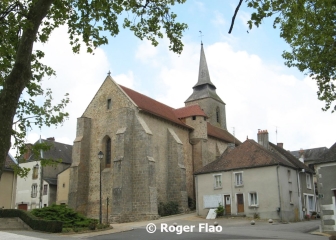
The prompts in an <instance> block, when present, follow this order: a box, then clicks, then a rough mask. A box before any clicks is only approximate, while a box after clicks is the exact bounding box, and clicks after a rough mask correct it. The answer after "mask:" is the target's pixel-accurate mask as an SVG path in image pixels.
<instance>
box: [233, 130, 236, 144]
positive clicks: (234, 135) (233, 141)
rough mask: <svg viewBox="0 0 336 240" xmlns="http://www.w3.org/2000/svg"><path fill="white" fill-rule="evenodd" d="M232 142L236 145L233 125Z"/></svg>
mask: <svg viewBox="0 0 336 240" xmlns="http://www.w3.org/2000/svg"><path fill="white" fill-rule="evenodd" d="M233 144H234V145H236V137H235V127H233Z"/></svg>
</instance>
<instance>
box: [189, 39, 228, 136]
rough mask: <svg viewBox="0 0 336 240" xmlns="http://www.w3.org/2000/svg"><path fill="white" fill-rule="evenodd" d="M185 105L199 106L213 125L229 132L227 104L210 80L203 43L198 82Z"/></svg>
mask: <svg viewBox="0 0 336 240" xmlns="http://www.w3.org/2000/svg"><path fill="white" fill-rule="evenodd" d="M184 103H185V105H186V106H190V105H195V104H198V105H199V106H200V107H201V108H202V110H203V111H204V112H205V113H206V115H207V116H208V117H209V122H210V124H211V125H213V126H216V127H219V128H222V129H225V130H227V127H226V113H225V103H224V102H223V100H222V99H221V98H220V97H219V96H218V95H217V93H216V87H215V85H214V84H213V83H212V82H211V80H210V74H209V69H208V65H207V62H206V59H205V54H204V49H203V43H201V56H200V63H199V71H198V81H197V83H196V85H195V86H194V87H193V93H192V94H191V96H190V97H189V98H188V99H187V100H186V101H185V102H184Z"/></svg>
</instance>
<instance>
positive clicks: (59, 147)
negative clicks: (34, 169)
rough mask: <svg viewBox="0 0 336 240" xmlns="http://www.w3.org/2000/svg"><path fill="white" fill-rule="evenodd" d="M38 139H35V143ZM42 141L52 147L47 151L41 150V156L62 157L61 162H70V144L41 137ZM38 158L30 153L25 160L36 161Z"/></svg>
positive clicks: (46, 157)
mask: <svg viewBox="0 0 336 240" xmlns="http://www.w3.org/2000/svg"><path fill="white" fill-rule="evenodd" d="M39 142H40V140H38V141H36V142H35V144H36V143H39ZM42 142H45V143H48V144H51V145H52V147H51V148H50V150H48V151H43V158H44V159H55V160H56V159H62V163H68V164H71V163H72V145H69V144H65V143H60V142H55V141H51V140H45V139H42ZM36 160H39V159H36V158H35V157H34V155H31V156H30V157H29V159H28V160H27V161H36Z"/></svg>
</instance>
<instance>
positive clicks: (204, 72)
mask: <svg viewBox="0 0 336 240" xmlns="http://www.w3.org/2000/svg"><path fill="white" fill-rule="evenodd" d="M203 84H209V85H212V86H213V87H215V85H214V84H213V83H212V82H211V80H210V74H209V69H208V65H207V62H206V59H205V54H204V49H203V43H201V57H200V63H199V70H198V82H197V84H196V85H195V86H194V87H196V86H199V85H203ZM215 88H216V87H215Z"/></svg>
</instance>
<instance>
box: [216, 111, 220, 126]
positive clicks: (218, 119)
mask: <svg viewBox="0 0 336 240" xmlns="http://www.w3.org/2000/svg"><path fill="white" fill-rule="evenodd" d="M216 120H217V122H218V123H220V111H219V107H217V108H216Z"/></svg>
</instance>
